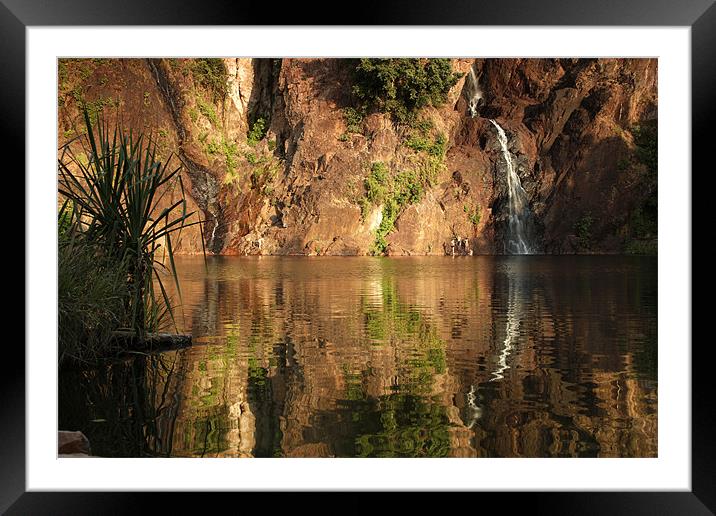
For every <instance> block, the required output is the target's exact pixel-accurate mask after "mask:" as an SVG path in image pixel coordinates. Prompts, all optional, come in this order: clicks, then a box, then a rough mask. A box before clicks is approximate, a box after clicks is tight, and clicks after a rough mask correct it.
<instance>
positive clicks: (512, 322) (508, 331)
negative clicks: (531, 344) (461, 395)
mask: <svg viewBox="0 0 716 516" xmlns="http://www.w3.org/2000/svg"><path fill="white" fill-rule="evenodd" d="M507 278H508V279H507V281H508V286H507V324H506V325H505V340H504V341H503V343H502V349H500V353H499V355H498V359H497V369H496V370H495V371H493V372H492V378H490V381H491V382H492V381H495V380H500V379H502V378H504V375H503V373H504V372H505V370H507V369H509V368H510V366H509V365H508V364H507V358H508V357H509V356H510V354H511V353H512V349H513V348H514V346H515V344H516V342H517V339H518V337H519V335H520V318H521V317H522V311H523V309H522V292H520V288H519V287H518V285H517V279H516V278H515V275H514V273H508V277H507Z"/></svg>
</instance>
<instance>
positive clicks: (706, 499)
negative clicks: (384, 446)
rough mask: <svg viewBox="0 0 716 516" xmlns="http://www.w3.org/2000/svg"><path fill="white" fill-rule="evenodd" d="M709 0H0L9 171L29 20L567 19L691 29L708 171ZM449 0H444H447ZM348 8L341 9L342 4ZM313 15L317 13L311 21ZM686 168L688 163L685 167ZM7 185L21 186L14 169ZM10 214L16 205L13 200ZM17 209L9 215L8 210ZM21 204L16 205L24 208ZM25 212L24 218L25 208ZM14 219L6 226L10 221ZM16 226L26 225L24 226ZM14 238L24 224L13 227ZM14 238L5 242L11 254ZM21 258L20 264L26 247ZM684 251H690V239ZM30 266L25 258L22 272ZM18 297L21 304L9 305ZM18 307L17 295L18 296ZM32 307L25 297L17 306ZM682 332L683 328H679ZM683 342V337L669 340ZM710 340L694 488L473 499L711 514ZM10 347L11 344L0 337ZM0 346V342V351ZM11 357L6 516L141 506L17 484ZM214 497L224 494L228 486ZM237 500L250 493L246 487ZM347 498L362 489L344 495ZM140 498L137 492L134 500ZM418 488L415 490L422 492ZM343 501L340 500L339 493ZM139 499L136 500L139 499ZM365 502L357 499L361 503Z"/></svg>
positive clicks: (4, 408) (546, 507) (701, 151)
mask: <svg viewBox="0 0 716 516" xmlns="http://www.w3.org/2000/svg"><path fill="white" fill-rule="evenodd" d="M714 1H715V0H683V1H679V2H676V1H673V2H669V1H668V0H623V1H620V0H593V1H591V2H586V1H579V2H578V1H574V0H543V1H540V2H537V1H534V0H500V1H497V2H495V1H491V2H484V1H483V2H479V1H472V0H458V1H454V2H452V3H451V4H450V5H449V6H448V5H446V3H445V2H438V1H436V0H413V1H412V2H393V3H387V2H385V1H382V2H377V1H372V0H368V1H364V2H361V3H360V5H355V6H353V5H351V6H344V7H350V8H351V9H352V11H351V12H350V15H348V14H343V15H342V18H338V17H337V16H336V18H335V19H332V20H325V19H324V20H320V19H319V18H318V17H317V16H318V15H317V14H316V13H320V12H324V13H339V12H343V7H340V6H337V5H336V4H335V3H334V4H327V5H326V6H322V5H321V4H320V3H313V4H311V5H310V6H308V5H307V4H299V3H296V4H288V3H287V4H283V5H282V6H281V8H280V9H278V8H277V5H278V4H276V5H273V6H272V5H269V4H268V3H267V2H255V1H249V2H244V3H239V2H228V1H220V0H217V1H211V0H190V1H186V2H180V1H179V0H152V1H150V2H141V1H138V0H124V1H122V2H119V1H112V2H110V1H104V2H103V1H100V0H63V1H60V0H56V1H43V0H0V49H1V51H0V106H1V109H0V113H2V117H0V125H1V126H2V127H3V133H2V140H0V141H2V142H3V146H4V147H5V148H6V149H14V151H13V152H12V154H13V155H14V156H15V157H19V158H20V160H19V164H18V165H16V167H15V168H14V170H19V169H23V170H24V153H23V152H17V149H24V148H25V137H26V136H25V87H26V84H25V58H26V54H25V50H26V48H25V30H26V28H27V27H30V26H48V25H49V26H52V25H56V26H63V25H71V26H82V25H100V26H101V25H191V26H200V25H264V24H270V25H272V26H275V25H313V26H315V25H321V24H326V25H341V24H343V23H345V22H346V21H350V22H351V24H355V25H369V24H379V25H503V26H504V25H533V26H534V25H553V26H554V25H574V26H587V25H589V26H619V25H621V26H685V27H690V28H691V52H692V54H691V73H692V168H693V170H697V169H700V170H703V171H704V172H708V171H709V170H711V169H712V164H711V163H712V161H713V160H712V158H711V156H710V154H711V151H710V149H711V148H712V147H713V144H712V143H711V138H710V132H709V130H708V129H709V125H710V124H711V123H712V121H713V120H714V119H715V117H714V105H715V104H714V102H713V101H714V92H716V67H714V66H713V63H715V62H716V6H714V5H713V4H714ZM448 7H449V8H448ZM346 13H347V11H346ZM319 20H320V21H319ZM687 173H690V171H689V172H687ZM13 176H15V179H16V180H17V181H18V184H17V185H13V190H7V188H8V184H7V183H6V185H5V186H6V195H7V196H10V193H11V192H12V195H13V196H17V197H18V198H19V197H20V196H19V195H17V194H16V192H18V191H22V192H23V193H24V194H25V195H28V194H29V193H30V192H27V191H26V189H25V183H24V181H23V180H22V179H20V178H21V177H23V174H19V173H16V174H13ZM18 212H20V211H19V210H18ZM18 212H16V213H18ZM22 213H23V214H24V210H22ZM23 220H24V218H23ZM17 226H18V225H17V224H16V227H17ZM23 231H25V226H24V224H23ZM23 239H24V234H23ZM19 247H20V246H19V245H17V244H14V245H13V252H15V253H17V252H18V250H17V249H18V248H19ZM22 249H23V251H21V252H22V253H23V262H24V263H26V262H25V256H24V252H25V251H24V246H23V247H22ZM689 253H691V250H690V249H689ZM27 274H32V271H31V270H27V267H25V275H26V276H27ZM18 306H19V303H18ZM23 306H25V305H24V303H23ZM27 308H28V309H31V307H27ZM689 334H691V333H690V332H689ZM673 344H678V345H682V346H684V349H687V348H686V346H689V345H691V342H684V343H673ZM709 344H710V343H709V342H708V341H703V342H701V343H699V342H696V345H693V346H692V348H691V352H692V421H691V424H692V443H691V444H692V455H691V466H692V475H691V480H692V490H691V491H690V492H638V493H637V492H608V493H605V492H580V493H577V492H570V493H544V492H533V493H502V494H500V493H480V494H479V497H480V503H481V505H482V506H483V507H484V504H487V503H490V504H491V503H494V502H501V501H502V500H503V499H504V498H505V497H510V500H511V501H510V505H512V506H513V504H514V502H517V503H529V504H530V507H532V509H531V512H539V513H541V512H547V513H549V514H632V515H635V514H649V515H651V514H713V513H714V512H716V489H714V485H716V460H715V456H716V440H715V439H714V437H713V435H714V429H715V426H714V413H715V412H716V411H715V410H714V405H713V402H712V392H713V388H712V386H711V385H709V384H707V381H708V378H709V376H710V375H709V373H708V372H707V368H708V367H709V362H708V359H707V358H708V349H709ZM7 347H11V346H7ZM7 347H6V349H7ZM14 351H15V353H16V354H17V356H16V357H14V356H12V355H11V354H8V353H7V352H6V354H5V358H6V360H7V361H8V362H6V363H8V364H12V366H7V367H5V368H4V371H3V373H2V375H0V382H1V383H2V391H0V392H1V393H2V402H1V403H0V414H1V416H0V427H1V428H2V433H1V434H0V512H4V511H7V513H8V514H44V513H52V514H104V513H105V512H111V513H122V512H136V510H137V508H138V507H146V505H145V504H146V503H147V501H146V500H145V499H144V498H146V497H147V496H149V495H148V494H146V493H145V494H139V493H122V492H113V493H97V492H94V493H80V492H42V493H40V492H31V493H30V492H26V489H25V469H26V464H25V430H26V428H25V354H24V350H23V349H22V348H19V347H18V346H14ZM205 494H209V495H210V496H212V497H213V498H212V503H223V502H224V501H226V500H225V498H226V496H220V495H219V494H218V493H205ZM247 495H248V494H247V493H241V494H238V495H237V496H241V497H242V499H243V500H244V502H243V503H247V504H252V503H254V502H260V500H261V497H260V496H259V497H257V496H255V495H254V494H252V495H251V500H250V501H247V500H246V498H245V497H246V496H247ZM151 496H159V497H161V503H162V507H163V509H164V511H171V510H172V509H173V508H175V507H183V508H186V497H185V496H180V495H176V494H173V495H168V494H152V495H151ZM349 496H350V497H355V498H358V497H362V496H364V495H362V494H358V493H353V494H351V495H349ZM140 498H141V500H140ZM420 498H421V497H418V499H420ZM343 503H344V504H346V506H348V507H350V502H347V503H346V502H343ZM140 504H141V505H140ZM366 508H367V507H366Z"/></svg>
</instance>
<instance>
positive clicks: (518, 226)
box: [490, 119, 531, 254]
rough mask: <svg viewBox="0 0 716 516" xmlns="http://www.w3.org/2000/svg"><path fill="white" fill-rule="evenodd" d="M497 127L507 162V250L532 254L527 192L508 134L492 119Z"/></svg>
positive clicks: (512, 252) (511, 252)
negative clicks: (516, 164)
mask: <svg viewBox="0 0 716 516" xmlns="http://www.w3.org/2000/svg"><path fill="white" fill-rule="evenodd" d="M490 122H492V125H494V126H495V128H496V129H497V139H498V140H499V142H500V147H501V148H502V157H503V158H504V159H505V163H506V164H507V196H508V204H509V215H510V218H509V225H508V234H507V242H506V248H505V251H506V252H507V253H509V254H530V253H531V250H530V245H529V241H528V237H527V223H528V219H529V216H530V212H529V206H528V204H527V192H525V190H524V188H522V183H521V182H520V177H519V176H518V175H517V171H516V170H515V164H514V162H513V161H512V154H511V153H510V150H509V149H508V148H507V135H506V134H505V131H504V130H503V129H502V127H500V124H498V123H497V122H495V121H494V120H492V119H490Z"/></svg>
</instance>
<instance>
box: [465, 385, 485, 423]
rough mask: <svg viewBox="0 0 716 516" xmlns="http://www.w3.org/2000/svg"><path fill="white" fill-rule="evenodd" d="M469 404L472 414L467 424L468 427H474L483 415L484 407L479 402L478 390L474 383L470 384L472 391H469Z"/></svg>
mask: <svg viewBox="0 0 716 516" xmlns="http://www.w3.org/2000/svg"><path fill="white" fill-rule="evenodd" d="M467 406H468V407H469V408H470V412H471V414H470V419H469V421H467V423H466V424H467V427H468V428H472V427H473V426H475V423H477V420H478V419H480V418H481V417H482V408H481V407H480V406H479V405H478V404H477V390H476V389H475V386H474V385H470V391H469V392H468V393H467Z"/></svg>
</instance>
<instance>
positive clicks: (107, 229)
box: [58, 111, 203, 338]
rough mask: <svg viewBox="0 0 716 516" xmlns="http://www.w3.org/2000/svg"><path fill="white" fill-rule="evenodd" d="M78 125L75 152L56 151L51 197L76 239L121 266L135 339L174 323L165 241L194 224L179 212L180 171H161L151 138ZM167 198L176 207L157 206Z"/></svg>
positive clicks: (182, 205) (172, 271) (182, 202)
mask: <svg viewBox="0 0 716 516" xmlns="http://www.w3.org/2000/svg"><path fill="white" fill-rule="evenodd" d="M84 121H85V126H86V133H85V134H84V135H82V136H81V137H79V138H78V139H79V144H80V146H81V148H82V151H83V152H82V153H79V152H77V151H76V150H75V148H76V147H77V145H73V144H75V143H76V142H75V140H73V141H71V142H68V143H67V144H65V145H63V146H62V147H61V148H60V158H59V159H58V165H59V192H60V194H62V195H63V196H64V197H66V199H67V200H69V201H70V202H71V204H72V206H73V209H74V211H75V214H74V216H73V217H74V220H75V221H76V222H77V225H78V226H79V231H81V233H82V234H83V237H84V238H86V239H87V240H88V241H90V242H92V243H94V244H97V245H98V246H99V247H100V248H101V249H103V251H104V252H105V253H107V255H109V256H112V257H113V258H115V259H116V260H117V261H119V262H121V263H124V264H126V270H127V286H128V289H127V290H128V295H127V299H126V300H125V306H126V313H127V314H128V315H127V317H128V319H129V320H128V321H126V325H127V329H130V330H132V331H134V332H135V334H136V335H137V337H139V338H143V337H144V336H145V335H146V333H147V331H156V329H158V328H159V326H160V324H161V323H162V320H163V319H164V318H165V317H166V315H169V316H170V317H171V320H172V321H174V322H175V318H174V314H173V310H172V304H171V301H170V299H169V296H168V294H167V290H166V289H165V286H164V280H163V276H164V277H165V278H166V276H167V274H169V275H170V276H171V278H172V279H173V281H174V283H175V285H176V292H177V294H178V295H179V297H180V299H181V290H180V288H179V279H178V276H177V272H176V267H175V264H174V251H173V248H172V237H174V236H177V235H178V233H179V232H180V231H181V230H182V229H183V228H185V227H188V226H191V225H194V224H199V223H200V222H201V220H194V221H192V220H190V219H191V217H192V216H193V215H194V213H195V212H187V202H186V197H185V192H184V184H183V182H182V175H181V170H182V167H181V165H180V166H179V167H177V168H174V169H170V168H169V163H170V161H171V159H172V156H170V157H169V159H167V160H166V161H165V162H163V163H162V162H161V161H160V160H159V158H158V156H157V145H156V142H154V141H153V140H152V138H151V137H146V136H144V135H142V134H138V135H135V134H134V133H133V132H132V131H129V132H126V131H125V130H124V129H122V128H121V127H116V126H115V128H114V130H113V131H110V128H109V123H108V122H106V121H101V120H100V119H99V117H97V118H96V120H95V123H94V125H93V121H92V120H90V116H89V115H88V113H87V112H86V111H85V112H84ZM167 196H169V199H178V200H170V201H168V202H166V203H164V204H162V201H163V199H164V198H165V197H167ZM162 205H164V206H166V207H164V208H160V207H161V206H162ZM197 219H198V217H197ZM202 240H203V238H202ZM160 249H162V252H161V253H160ZM160 258H161V259H160ZM167 259H168V260H167ZM165 261H168V262H169V266H166V265H165ZM155 280H156V281H155ZM155 285H156V286H158V287H159V291H160V293H161V295H157V292H156V291H155ZM175 328H176V322H175Z"/></svg>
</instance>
